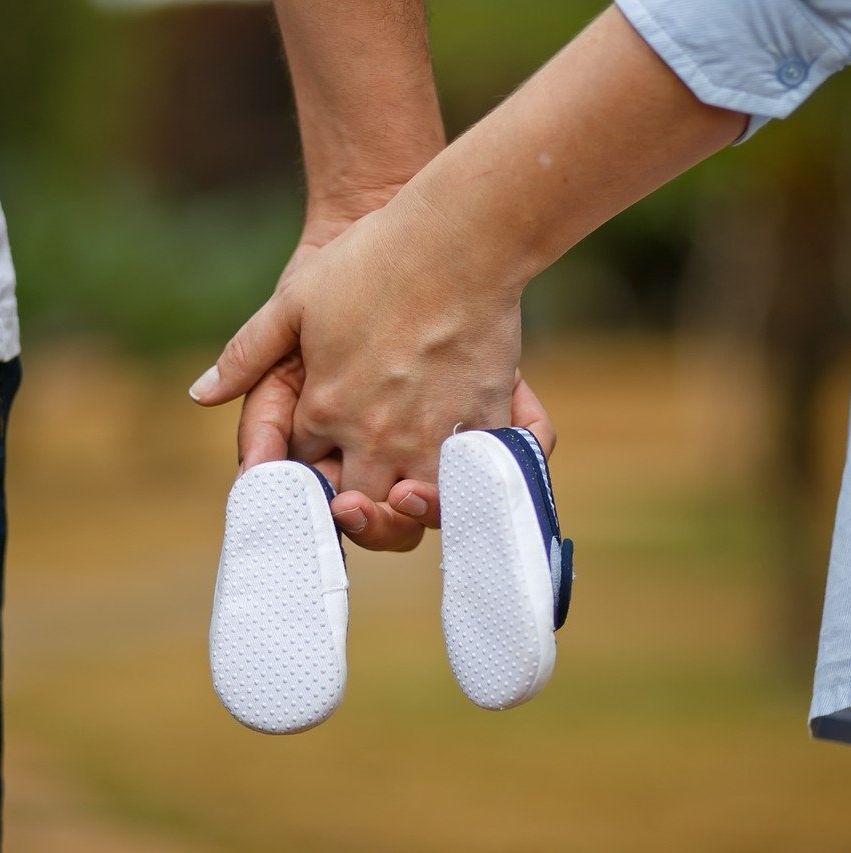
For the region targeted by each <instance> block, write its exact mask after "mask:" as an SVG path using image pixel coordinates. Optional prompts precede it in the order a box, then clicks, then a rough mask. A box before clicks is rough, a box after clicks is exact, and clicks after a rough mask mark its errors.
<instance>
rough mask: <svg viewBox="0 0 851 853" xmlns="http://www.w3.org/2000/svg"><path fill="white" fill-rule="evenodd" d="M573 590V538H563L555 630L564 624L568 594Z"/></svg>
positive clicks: (568, 600) (568, 607) (568, 608)
mask: <svg viewBox="0 0 851 853" xmlns="http://www.w3.org/2000/svg"><path fill="white" fill-rule="evenodd" d="M572 592H573V540H572V539H564V540H563V541H562V543H561V584H559V589H558V597H557V600H556V608H555V626H556V631H558V629H559V628H561V626H562V625H564V623H565V620H566V619H567V611H568V610H570V594H571V593H572Z"/></svg>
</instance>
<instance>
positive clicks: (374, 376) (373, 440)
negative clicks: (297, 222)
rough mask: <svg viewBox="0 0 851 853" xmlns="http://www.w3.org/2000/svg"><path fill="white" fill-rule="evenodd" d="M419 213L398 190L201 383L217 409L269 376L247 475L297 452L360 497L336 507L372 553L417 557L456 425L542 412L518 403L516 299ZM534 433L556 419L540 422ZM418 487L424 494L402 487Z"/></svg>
mask: <svg viewBox="0 0 851 853" xmlns="http://www.w3.org/2000/svg"><path fill="white" fill-rule="evenodd" d="M423 208H424V205H423V202H422V199H421V197H419V196H418V195H417V194H416V193H412V194H410V195H408V196H404V195H403V194H400V195H399V196H397V197H396V198H395V199H394V200H393V201H392V202H391V203H390V204H388V205H387V206H386V207H385V208H383V209H381V210H379V211H376V212H375V213H372V214H369V215H367V216H365V217H363V218H362V219H361V220H359V221H358V222H357V223H355V224H354V225H353V226H351V227H350V228H349V229H347V230H346V231H345V232H344V233H343V234H341V235H340V236H339V237H337V238H336V239H335V240H333V241H332V242H331V243H329V244H328V245H327V246H326V247H325V248H323V249H322V250H320V251H315V252H313V253H306V254H303V255H302V257H301V258H299V261H298V263H296V264H294V265H291V266H290V267H289V268H288V270H287V271H286V273H285V275H284V276H282V278H281V281H280V283H279V286H278V288H277V290H276V293H275V295H274V296H273V297H272V299H271V300H270V301H269V302H268V303H267V305H266V306H264V307H263V308H262V309H261V310H260V311H259V312H258V313H257V314H256V315H255V316H254V317H253V318H252V319H251V320H250V321H249V322H248V323H247V324H246V325H245V326H244V327H243V328H242V329H241V330H240V332H239V333H237V335H236V336H235V337H234V338H233V339H232V341H231V342H230V343H229V344H228V346H227V347H226V348H225V350H224V352H223V354H222V356H221V357H220V359H219V360H218V362H217V365H216V366H215V367H214V368H213V369H211V371H208V373H207V374H205V376H204V377H202V379H201V380H199V382H198V383H196V385H195V386H194V387H193V396H195V397H196V399H198V402H200V403H201V404H203V405H216V404H218V403H222V402H225V401H227V400H230V399H233V398H234V397H236V396H238V395H239V394H241V393H243V392H244V391H246V390H247V389H250V388H251V387H252V386H254V385H255V384H256V383H258V381H259V380H261V378H262V381H259V384H258V385H257V388H256V389H255V390H254V391H252V392H251V394H250V395H249V397H248V398H247V400H246V406H245V415H244V417H243V424H242V427H241V433H240V434H241V443H242V444H243V447H245V464H246V465H251V464H256V462H258V461H263V460H264V459H266V458H269V457H270V456H271V457H272V458H281V457H282V456H284V455H290V456H293V457H296V458H300V459H303V460H305V461H308V462H311V463H315V464H318V466H319V467H320V468H322V469H323V470H324V471H325V472H326V473H328V474H329V475H331V479H332V481H335V485H337V486H338V487H339V488H340V489H342V490H343V491H344V492H345V491H347V490H351V489H357V491H358V492H359V493H360V494H359V495H343V494H341V495H340V496H338V498H337V499H336V501H335V503H334V506H333V510H334V511H335V513H336V514H337V515H338V516H339V521H340V524H341V526H342V527H343V528H344V529H348V531H349V532H351V533H352V534H353V538H356V539H357V540H358V541H360V542H362V544H365V545H367V546H370V547H395V548H408V547H413V545H415V544H416V542H417V541H419V538H420V537H421V535H422V524H421V523H420V522H421V521H422V522H425V523H428V524H429V525H432V526H434V525H436V524H437V518H438V512H439V510H438V507H437V503H436V492H435V491H434V487H433V485H431V486H429V485H428V484H433V483H434V482H435V480H436V467H437V454H438V451H439V447H440V444H441V442H442V441H443V440H444V439H445V438H446V437H447V436H448V435H449V434H450V433H451V432H452V430H453V427H455V425H456V424H459V423H461V424H463V427H464V428H478V427H492V426H504V425H506V424H508V423H511V421H512V396H513V395H516V394H518V393H519V398H520V401H521V406H520V408H521V410H523V409H524V408H527V409H528V406H529V400H530V398H531V400H534V397H533V396H531V392H528V389H527V388H526V386H525V384H522V383H519V384H518V385H517V391H516V392H515V372H516V365H517V359H518V356H519V348H520V317H519V302H518V298H517V295H516V294H518V293H519V290H520V288H517V287H515V288H509V287H502V286H496V285H495V283H494V282H493V281H490V280H489V281H487V282H485V284H484V285H483V283H482V282H481V281H480V280H479V275H478V272H477V267H476V253H475V251H473V250H471V249H470V248H469V247H468V246H466V245H465V241H464V240H463V239H462V237H461V236H460V235H459V234H456V233H453V232H452V231H451V230H450V229H449V228H448V227H447V225H448V223H447V222H445V221H443V220H441V219H440V218H439V217H436V216H433V215H430V214H431V213H432V211H430V210H428V209H423ZM508 293H511V294H514V295H512V296H507V295H506V294H508ZM297 347H299V349H298V350H297V349H296V348H297ZM296 352H298V353H300V360H299V359H298V358H297V357H294V354H295V353H296ZM285 357H286V359H285V360H284V358H285ZM270 368H273V369H272V370H271V372H270V373H269V374H268V375H266V376H264V374H265V373H266V371H267V370H269V369H270ZM527 392H528V393H527ZM299 395H300V396H299ZM296 399H298V402H297V405H295V409H294V411H293V409H292V406H293V403H294V402H295V400H296ZM533 405H537V408H538V410H539V409H540V404H538V403H537V401H536V400H534V404H533ZM290 413H292V414H291V415H290ZM532 422H537V423H546V416H545V415H544V414H543V412H542V410H540V411H537V410H536V411H535V413H534V416H533V417H532V418H531V419H529V423H532ZM524 425H525V424H524ZM549 429H550V431H551V428H549ZM541 438H542V440H543V441H544V443H547V437H546V434H544V435H542V436H541ZM408 480H412V481H415V482H417V483H419V484H420V485H421V486H422V488H419V487H411V484H408V488H405V484H404V482H403V483H402V484H401V487H400V486H399V485H397V484H399V483H400V481H408ZM394 486H396V488H395V489H394V491H393V494H392V495H390V491H391V488H393V487H394ZM388 495H389V496H390V498H391V501H390V503H387V502H386V499H387V498H388ZM415 497H420V498H421V499H423V500H424V501H425V503H426V505H427V507H428V508H427V509H426V510H425V511H424V512H421V511H422V505H421V504H419V503H418V502H417V501H416V500H414V498H415ZM394 501H395V506H396V507H397V508H398V509H400V512H392V508H393V506H394ZM406 509H407V510H408V512H407V513H406V512H405V510H406ZM361 513H363V516H364V517H365V519H366V520H365V521H364V519H363V518H361ZM418 513H419V518H418ZM417 518H418V520H415V519H417ZM367 528H368V529H367Z"/></svg>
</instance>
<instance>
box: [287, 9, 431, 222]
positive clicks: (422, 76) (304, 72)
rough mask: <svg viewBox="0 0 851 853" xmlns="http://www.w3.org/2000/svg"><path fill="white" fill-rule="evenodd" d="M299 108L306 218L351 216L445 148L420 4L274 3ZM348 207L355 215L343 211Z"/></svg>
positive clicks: (380, 198)
mask: <svg viewBox="0 0 851 853" xmlns="http://www.w3.org/2000/svg"><path fill="white" fill-rule="evenodd" d="M275 7H276V10H277V14H278V20H279V23H280V26H281V32H282V35H283V40H284V47H285V50H286V54H287V60H288V63H289V67H290V73H291V76H292V81H293V88H294V91H295V99H296V107H297V110H298V119H299V128H300V131H301V139H302V147H303V152H304V162H305V170H306V176H307V189H308V218H310V217H315V216H322V215H323V214H324V211H325V210H326V209H327V210H332V211H333V213H334V215H338V214H339V213H341V212H343V213H346V214H348V215H350V216H351V218H356V217H357V216H359V215H362V214H363V213H366V212H367V211H368V210H369V209H371V207H377V206H379V205H380V204H383V203H384V202H385V201H387V198H388V197H389V195H391V194H392V192H393V190H395V189H398V187H400V186H402V185H403V184H404V183H406V182H407V181H408V180H409V179H410V178H411V177H412V176H413V175H415V174H416V173H417V172H418V171H419V170H420V169H421V168H422V167H423V166H424V165H425V164H426V163H427V162H428V161H429V160H431V159H432V157H434V155H435V154H437V153H438V152H439V151H440V150H441V148H442V147H443V145H444V144H445V139H444V131H443V124H442V121H441V116H440V109H439V106H438V100H437V94H436V91H435V85H434V78H433V74H432V67H431V59H430V56H429V49H428V37H427V29H426V23H425V10H424V4H423V0H351V2H346V3H339V2H334V1H333V0H276V2H275ZM349 208H351V209H349Z"/></svg>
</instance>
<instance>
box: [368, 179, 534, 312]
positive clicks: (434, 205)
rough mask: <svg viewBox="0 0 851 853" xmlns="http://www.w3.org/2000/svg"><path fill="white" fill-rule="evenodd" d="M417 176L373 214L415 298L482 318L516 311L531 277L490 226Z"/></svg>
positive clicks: (390, 258) (436, 308) (441, 308)
mask: <svg viewBox="0 0 851 853" xmlns="http://www.w3.org/2000/svg"><path fill="white" fill-rule="evenodd" d="M428 189H429V187H428V185H425V186H424V185H423V183H422V182H421V181H420V180H419V179H417V180H415V181H412V182H409V183H408V184H406V185H405V187H403V188H402V189H401V190H400V192H399V193H398V194H397V195H396V197H395V198H394V199H393V200H392V201H391V202H390V203H389V204H388V205H386V206H385V207H384V208H383V209H382V210H379V211H377V212H376V213H375V214H374V217H375V218H376V221H377V223H378V229H379V233H380V234H381V235H382V240H383V243H384V245H385V246H386V247H388V260H389V261H390V262H391V263H393V264H394V265H395V266H396V267H397V269H398V273H399V278H400V280H403V281H407V282H412V283H415V285H416V294H415V296H416V299H417V300H419V301H420V302H421V304H422V305H423V306H427V305H429V304H430V305H431V306H432V307H433V308H434V310H436V311H438V312H441V311H443V312H446V311H457V312H460V313H463V314H468V313H469V314H474V315H479V316H480V317H482V318H484V317H488V316H490V317H493V316H496V315H499V314H502V313H505V312H509V313H511V312H514V311H515V310H516V308H517V306H518V305H519V301H520V297H521V295H522V292H523V289H524V288H525V286H526V284H528V282H529V278H530V276H529V275H528V274H527V270H526V268H525V266H524V265H523V264H515V263H509V262H507V256H506V254H505V253H502V252H501V251H499V250H498V247H495V246H494V243H493V241H492V240H491V239H490V235H489V234H488V233H487V231H486V229H484V228H478V227H476V226H475V224H474V223H472V227H471V223H470V222H466V221H465V220H464V217H463V216H458V215H456V214H455V212H454V211H451V210H450V209H449V207H450V205H449V204H448V203H447V202H449V199H444V198H440V197H435V196H434V195H432V194H431V193H430V192H428Z"/></svg>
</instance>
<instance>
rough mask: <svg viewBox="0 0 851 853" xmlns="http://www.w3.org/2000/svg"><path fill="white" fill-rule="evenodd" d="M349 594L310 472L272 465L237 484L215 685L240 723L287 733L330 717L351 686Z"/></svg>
mask: <svg viewBox="0 0 851 853" xmlns="http://www.w3.org/2000/svg"><path fill="white" fill-rule="evenodd" d="M347 586H348V582H347V578H346V569H345V565H344V563H343V557H342V554H341V553H340V546H339V542H338V540H337V532H336V530H335V528H334V521H333V519H332V518H331V512H330V509H329V507H328V499H327V497H326V495H325V492H324V491H323V489H322V486H321V484H320V482H319V480H318V479H317V477H316V475H315V474H314V473H313V472H312V471H311V470H310V469H308V468H306V467H305V466H304V465H299V464H298V463H296V462H268V463H265V464H263V465H257V466H256V467H254V468H251V469H250V470H249V471H248V472H247V473H245V474H244V475H243V476H242V477H240V478H239V480H237V482H236V483H235V484H234V486H233V489H232V490H231V493H230V496H229V497H228V503H227V513H226V519H225V536H224V544H223V547H222V556H221V562H220V564H219V574H218V578H217V580H216V591H215V596H214V602H213V618H212V622H211V624H210V669H211V672H212V676H213V686H214V688H215V690H216V693H217V694H218V696H219V698H220V699H221V701H222V703H223V704H224V706H225V707H226V708H227V709H228V711H229V712H230V713H231V714H232V715H233V716H234V717H235V718H236V719H237V720H239V721H240V722H241V723H243V724H244V725H246V726H249V727H250V728H252V729H256V730H258V731H261V732H268V733H271V734H291V733H295V732H300V731H304V730H305V729H309V728H311V727H312V726H315V725H317V724H318V723H321V722H322V721H323V720H325V719H326V718H327V717H328V716H330V714H331V713H332V712H333V711H334V709H335V708H336V707H337V705H338V703H339V702H340V699H341V698H342V695H343V690H344V688H345V683H346V629H347V623H348V596H347V593H346V588H347Z"/></svg>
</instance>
